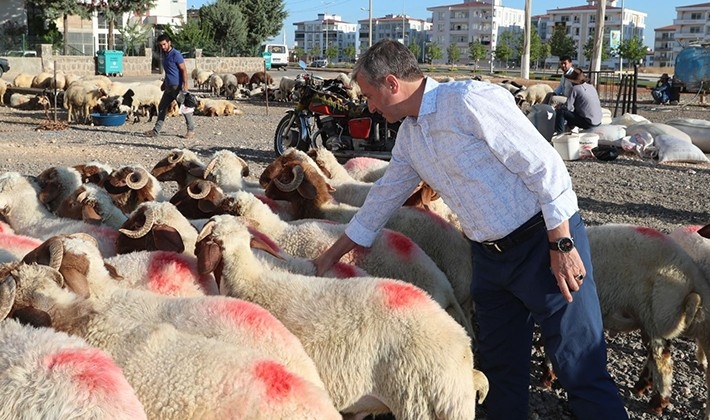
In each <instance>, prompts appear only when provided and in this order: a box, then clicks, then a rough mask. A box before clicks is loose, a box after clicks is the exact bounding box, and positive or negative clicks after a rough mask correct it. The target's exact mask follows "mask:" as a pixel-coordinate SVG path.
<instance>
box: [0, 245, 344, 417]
mask: <svg viewBox="0 0 710 420" xmlns="http://www.w3.org/2000/svg"><path fill="white" fill-rule="evenodd" d="M63 242H64V246H65V247H69V248H72V250H73V252H74V253H75V254H76V255H78V254H80V253H81V252H84V251H86V256H87V259H88V261H89V263H90V265H89V268H88V272H87V274H86V276H85V278H84V277H83V276H81V275H80V276H78V277H81V278H83V280H84V282H85V284H84V285H83V287H87V286H88V283H87V281H91V284H90V286H91V289H90V293H89V294H88V295H85V294H82V293H81V292H77V291H76V287H77V286H76V284H73V282H72V281H71V279H68V278H66V277H64V276H62V274H61V269H60V270H59V271H58V270H56V269H54V268H52V267H48V266H43V265H36V264H32V265H29V264H23V265H20V266H18V267H16V268H14V269H13V270H11V271H10V272H9V275H8V274H6V275H5V276H2V277H4V282H5V283H9V284H11V285H12V284H13V283H14V284H16V285H17V287H16V289H15V293H8V294H7V295H9V296H7V299H8V300H10V301H11V302H14V304H15V307H16V308H17V307H27V306H30V307H32V308H34V309H35V310H36V311H41V312H45V313H46V314H47V315H48V316H49V319H50V320H51V325H52V327H53V328H55V329H57V330H60V331H64V332H67V333H70V334H74V335H78V336H80V337H82V338H84V339H85V340H87V342H88V343H89V344H91V345H93V346H97V347H99V348H101V349H102V350H104V351H106V352H108V353H110V354H111V355H112V356H113V358H114V360H115V361H116V363H117V364H118V365H119V366H120V367H121V369H122V370H123V372H124V375H125V376H126V378H127V379H128V382H129V383H130V384H131V385H132V386H133V388H134V389H135V391H136V394H137V395H138V397H139V399H140V400H141V402H142V403H143V406H144V408H145V411H146V413H147V414H148V417H149V418H165V419H184V418H207V419H220V418H225V417H226V418H229V417H231V416H234V415H235V413H240V414H239V415H238V417H242V416H243V417H245V418H252V417H253V418H265V419H266V418H287V417H288V416H289V415H291V416H295V417H298V418H313V419H316V418H329V419H331V418H332V419H334V418H339V417H338V415H337V411H335V409H334V408H333V406H332V402H331V401H330V399H329V398H328V395H327V394H326V392H325V391H324V390H323V389H322V385H321V384H322V382H321V381H320V378H319V375H318V372H317V370H316V368H315V365H314V364H313V361H312V360H310V359H309V358H308V356H307V354H306V353H305V352H304V351H303V347H302V346H301V344H300V343H299V342H298V340H297V339H296V338H295V337H293V335H292V334H291V333H289V332H288V330H286V328H284V327H283V325H281V323H280V322H278V321H277V320H276V319H275V318H274V317H273V316H271V315H270V314H269V313H268V312H266V311H265V310H263V309H261V308H258V307H257V306H255V305H253V304H249V303H247V302H241V301H238V300H233V299H226V298H220V297H200V298H192V299H190V298H183V299H180V298H170V297H163V296H159V295H156V294H154V293H149V292H144V291H139V290H132V289H121V288H118V287H116V286H115V284H114V283H113V282H112V281H111V279H110V278H109V277H108V275H107V274H106V273H105V269H103V264H101V263H100V262H99V263H96V264H94V263H92V261H96V260H97V254H96V253H95V252H94V253H93V254H89V251H87V249H89V248H88V247H86V246H83V245H82V243H87V241H84V240H80V239H77V238H69V240H66V238H65V240H64V241H63ZM65 258H66V257H65ZM99 261H100V259H99ZM102 269H103V270H104V273H102V272H101V270H102ZM74 280H80V279H74ZM61 284H67V286H68V287H69V288H68V289H64V288H62V286H61ZM79 288H81V286H79ZM279 356H281V357H283V358H284V359H285V361H281V360H279V359H278V358H277V357H279ZM298 369H302V370H303V374H301V372H300V371H299V370H298ZM297 372H298V373H297ZM306 374H308V375H310V379H306V376H305V375H306ZM319 382H320V383H319Z"/></svg>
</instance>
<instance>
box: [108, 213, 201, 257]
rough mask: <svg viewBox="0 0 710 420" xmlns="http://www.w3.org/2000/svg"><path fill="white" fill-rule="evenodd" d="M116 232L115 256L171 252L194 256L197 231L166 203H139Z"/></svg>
mask: <svg viewBox="0 0 710 420" xmlns="http://www.w3.org/2000/svg"><path fill="white" fill-rule="evenodd" d="M118 231H119V233H120V234H119V235H118V237H117V238H116V253H117V254H127V253H129V252H134V251H172V252H177V253H183V252H184V253H186V254H187V255H194V250H195V242H196V241H197V228H196V227H195V226H194V225H192V224H191V223H190V221H188V220H187V219H186V218H185V216H183V215H182V214H181V213H180V212H179V211H178V209H177V208H175V206H174V205H172V204H170V203H167V202H163V203H159V202H155V201H152V202H151V201H149V202H146V203H143V204H141V205H140V206H139V207H138V208H137V209H136V211H134V212H133V213H132V214H131V216H130V217H129V218H128V220H126V222H125V223H124V224H123V226H122V227H121V228H120V229H119V230H118Z"/></svg>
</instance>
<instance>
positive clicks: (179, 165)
mask: <svg viewBox="0 0 710 420" xmlns="http://www.w3.org/2000/svg"><path fill="white" fill-rule="evenodd" d="M204 170H205V164H204V163H203V162H202V160H200V158H199V157H198V156H197V155H196V154H195V153H194V152H192V151H190V150H188V149H172V150H171V151H170V152H169V153H168V155H167V156H166V157H164V158H163V159H161V160H160V161H159V162H158V163H156V164H155V166H153V169H151V170H150V174H151V175H153V176H154V177H155V178H156V179H157V180H158V181H162V182H167V181H175V182H177V185H178V189H183V188H185V187H186V186H187V185H188V184H190V183H191V182H192V181H194V180H196V179H200V178H201V177H202V176H203V174H204Z"/></svg>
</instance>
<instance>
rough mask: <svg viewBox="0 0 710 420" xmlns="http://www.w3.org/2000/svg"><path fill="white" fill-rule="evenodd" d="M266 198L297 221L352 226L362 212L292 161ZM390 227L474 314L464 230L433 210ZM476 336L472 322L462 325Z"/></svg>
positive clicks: (407, 215)
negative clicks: (288, 208)
mask: <svg viewBox="0 0 710 420" xmlns="http://www.w3.org/2000/svg"><path fill="white" fill-rule="evenodd" d="M266 196H267V197H269V198H272V199H275V200H283V201H288V202H290V203H291V204H292V206H293V209H292V210H293V214H294V216H295V218H296V219H326V220H332V221H334V222H337V223H348V222H350V220H351V219H352V217H353V216H354V215H355V213H357V211H358V210H359V209H358V208H357V207H354V206H350V205H348V204H343V203H338V202H336V201H335V200H333V197H332V196H331V195H330V193H329V187H328V185H327V183H326V180H325V179H324V177H322V176H321V175H320V174H318V173H317V172H316V170H315V169H314V168H313V167H311V166H310V165H308V164H304V163H299V162H290V163H289V164H287V165H286V166H284V167H283V169H282V170H281V172H280V173H279V174H277V175H276V176H275V177H274V179H273V180H272V181H271V182H270V183H269V185H268V186H267V187H266ZM385 227H386V228H388V229H391V230H393V231H397V232H400V233H402V234H404V235H406V236H407V237H408V238H410V239H411V240H412V241H414V243H415V244H417V245H419V247H420V248H421V249H422V250H423V251H424V252H425V253H426V254H427V255H428V256H429V257H430V258H431V259H432V260H433V261H434V262H435V263H436V265H437V266H438V267H439V268H440V269H441V271H443V272H444V274H446V277H447V278H448V279H449V282H450V283H451V286H452V287H453V290H454V294H455V296H456V300H457V301H458V303H459V304H460V305H461V308H462V309H463V311H464V313H466V314H470V313H471V312H472V311H473V299H472V298H471V292H470V290H471V277H472V275H473V266H472V263H471V262H472V256H471V244H470V243H469V241H468V240H467V239H466V237H465V236H464V235H463V233H461V231H460V230H458V229H456V228H455V227H454V226H452V225H451V224H450V223H447V222H446V221H445V220H443V219H441V218H440V217H439V216H437V215H436V214H434V213H432V212H429V211H422V210H420V209H416V208H411V207H402V208H400V209H398V210H397V212H396V213H395V214H393V215H392V217H390V218H389V220H388V221H387V224H386V225H385ZM462 325H464V327H465V328H467V331H468V333H469V334H470V335H471V337H473V329H472V328H471V326H470V323H465V324H462Z"/></svg>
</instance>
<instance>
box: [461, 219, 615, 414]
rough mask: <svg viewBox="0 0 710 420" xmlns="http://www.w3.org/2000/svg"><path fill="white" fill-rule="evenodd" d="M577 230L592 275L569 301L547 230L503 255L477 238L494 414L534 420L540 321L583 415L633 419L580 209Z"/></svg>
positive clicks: (484, 361) (484, 355)
mask: <svg viewBox="0 0 710 420" xmlns="http://www.w3.org/2000/svg"><path fill="white" fill-rule="evenodd" d="M569 223H570V231H571V233H572V237H573V238H574V241H575V246H576V248H577V250H578V252H579V254H580V256H581V257H582V261H583V262H584V266H585V268H586V272H587V275H586V277H585V278H584V283H583V284H582V286H581V288H580V290H579V291H577V292H573V293H572V296H573V299H574V300H573V302H571V303H567V301H566V300H565V299H564V297H563V296H562V294H561V293H560V290H559V289H558V287H557V282H556V280H555V277H554V275H553V274H552V271H551V270H550V250H549V247H548V238H547V231H546V229H545V228H544V225H543V227H540V229H539V231H537V232H535V234H534V235H533V236H532V237H530V238H528V239H527V240H525V241H524V242H522V243H520V244H518V245H516V246H515V247H514V248H512V249H509V250H507V251H505V252H503V253H498V252H496V251H491V250H489V249H486V248H485V247H483V245H481V244H479V243H476V242H472V245H471V246H472V251H473V252H472V253H473V267H474V269H473V279H472V283H471V295H472V296H473V299H474V301H475V302H476V319H477V321H478V323H479V328H480V330H479V335H478V343H479V353H480V367H481V370H482V371H483V373H485V374H486V376H487V377H488V380H489V381H490V392H489V393H488V397H487V398H486V400H485V402H484V404H485V406H486V409H487V412H488V417H487V418H488V419H490V420H493V419H501V420H515V419H520V420H524V419H527V418H528V401H529V391H528V386H529V384H530V351H531V346H532V339H533V326H534V323H537V324H539V325H540V328H541V332H542V336H543V340H544V343H545V352H546V353H547V355H548V356H549V357H550V359H551V361H552V364H553V366H554V369H555V373H556V374H557V377H558V380H559V381H560V384H562V386H563V387H564V388H565V390H566V391H567V393H568V396H569V404H570V406H571V408H572V410H573V411H574V414H575V416H576V417H577V418H579V419H590V420H592V419H594V420H597V419H605V420H606V419H627V418H628V416H627V414H626V410H625V409H624V405H623V402H622V400H621V397H620V396H619V393H618V389H617V387H616V384H615V383H614V381H613V380H612V378H611V376H610V375H609V373H608V371H607V368H606V363H607V359H606V343H605V341H604V333H603V326H602V318H601V310H600V308H599V298H598V296H597V290H596V285H595V283H594V275H593V272H592V264H591V256H590V253H589V243H588V241H587V236H586V232H585V229H584V222H583V221H582V219H581V217H580V216H579V214H575V215H574V216H572V217H571V218H570V221H569Z"/></svg>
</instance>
